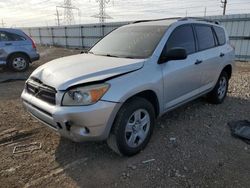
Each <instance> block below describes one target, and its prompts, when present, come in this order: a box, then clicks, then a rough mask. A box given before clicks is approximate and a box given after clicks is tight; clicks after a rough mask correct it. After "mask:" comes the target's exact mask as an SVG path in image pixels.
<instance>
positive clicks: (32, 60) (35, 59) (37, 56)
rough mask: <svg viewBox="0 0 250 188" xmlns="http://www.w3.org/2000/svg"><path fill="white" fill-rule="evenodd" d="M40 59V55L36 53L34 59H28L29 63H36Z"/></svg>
mask: <svg viewBox="0 0 250 188" xmlns="http://www.w3.org/2000/svg"><path fill="white" fill-rule="evenodd" d="M39 59H40V55H39V54H38V53H37V54H36V55H35V56H34V57H32V58H30V61H31V62H34V61H37V60H39Z"/></svg>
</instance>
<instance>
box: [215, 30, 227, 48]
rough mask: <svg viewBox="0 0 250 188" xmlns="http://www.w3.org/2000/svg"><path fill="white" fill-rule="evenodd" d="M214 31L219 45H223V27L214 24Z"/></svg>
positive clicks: (224, 40)
mask: <svg viewBox="0 0 250 188" xmlns="http://www.w3.org/2000/svg"><path fill="white" fill-rule="evenodd" d="M214 31H215V34H216V36H217V39H218V42H219V45H223V44H225V43H226V34H225V31H224V29H223V28H221V27H216V26H214Z"/></svg>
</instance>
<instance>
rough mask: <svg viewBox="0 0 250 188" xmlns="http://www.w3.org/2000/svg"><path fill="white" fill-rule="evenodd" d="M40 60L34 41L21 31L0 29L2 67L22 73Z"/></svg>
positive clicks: (0, 59)
mask: <svg viewBox="0 0 250 188" xmlns="http://www.w3.org/2000/svg"><path fill="white" fill-rule="evenodd" d="M38 59H39V54H38V53H37V51H36V45H35V43H34V41H33V40H32V39H31V38H30V37H29V36H27V35H26V34H25V33H24V32H22V31H21V30H19V29H7V28H0V65H5V66H7V67H8V68H10V69H12V70H14V71H17V72H21V71H25V70H27V69H28V67H29V63H31V62H33V61H36V60H38Z"/></svg>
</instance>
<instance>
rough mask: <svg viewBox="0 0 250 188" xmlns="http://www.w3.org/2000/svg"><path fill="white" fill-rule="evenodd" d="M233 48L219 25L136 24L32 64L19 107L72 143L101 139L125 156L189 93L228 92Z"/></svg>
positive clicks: (219, 97) (218, 97)
mask: <svg viewBox="0 0 250 188" xmlns="http://www.w3.org/2000/svg"><path fill="white" fill-rule="evenodd" d="M233 67H234V48H233V47H232V46H231V45H230V43H229V39H228V36H227V34H226V32H225V29H224V28H223V27H222V26H220V25H219V23H213V22H210V21H202V20H197V19H180V20H173V19H170V20H169V19H165V20H164V19H163V20H151V21H138V22H136V23H133V24H129V25H126V26H122V27H120V28H118V29H116V30H114V31H113V32H111V33H110V34H108V35H107V36H106V37H104V38H103V39H102V40H100V41H99V42H98V43H97V44H96V45H95V46H94V47H92V48H91V49H90V50H89V52H88V53H85V54H79V55H74V56H69V57H64V58H60V59H56V60H53V61H51V62H49V63H47V64H44V65H42V66H40V67H39V68H37V69H36V70H35V71H34V72H33V73H32V74H31V76H30V78H29V79H28V80H27V82H26V84H25V89H24V90H23V93H22V96H21V97H22V100H23V103H24V106H25V107H26V109H27V110H28V111H29V112H30V113H31V114H32V115H33V116H34V117H35V118H37V119H38V120H40V121H41V122H43V123H44V124H45V125H47V126H48V127H50V128H52V129H53V130H55V131H56V132H58V133H59V134H60V135H62V136H64V137H67V138H69V139H71V140H73V141H76V142H81V141H92V140H93V141H97V140H107V143H108V145H109V146H110V147H111V148H112V149H113V150H114V151H115V152H117V153H119V154H121V155H127V156H131V155H134V154H136V153H138V152H139V151H141V150H142V149H143V148H144V147H145V146H146V145H147V143H148V142H149V140H150V137H151V135H152V132H153V129H154V125H155V120H156V118H157V117H160V116H161V115H162V114H164V113H166V112H168V111H170V110H173V109H175V108H177V107H178V106H180V105H182V104H184V103H187V102H189V101H191V100H193V99H195V98H198V97H201V96H206V97H207V100H208V101H209V102H211V103H214V104H219V103H222V102H223V100H224V99H225V97H226V95H227V90H228V81H229V79H230V78H231V75H232V70H233Z"/></svg>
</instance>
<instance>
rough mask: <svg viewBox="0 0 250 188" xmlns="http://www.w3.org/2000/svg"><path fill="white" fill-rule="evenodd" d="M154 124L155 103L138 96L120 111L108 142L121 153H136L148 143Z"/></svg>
mask: <svg viewBox="0 0 250 188" xmlns="http://www.w3.org/2000/svg"><path fill="white" fill-rule="evenodd" d="M154 124H155V111H154V107H153V105H152V104H151V103H150V102H149V101H147V100H146V99H144V98H139V97H136V98H134V99H132V100H130V101H128V102H127V103H125V104H124V106H123V107H122V108H121V109H120V111H119V112H118V114H117V117H116V120H115V122H114V124H113V127H112V130H111V133H110V136H109V138H108V140H107V143H108V145H109V147H110V148H111V149H112V150H114V151H115V152H116V153H118V154H120V155H126V156H131V155H135V154H136V153H138V152H140V151H141V150H142V149H143V148H144V147H145V146H146V145H147V144H148V142H149V140H150V137H151V135H152V132H153V128H154Z"/></svg>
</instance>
